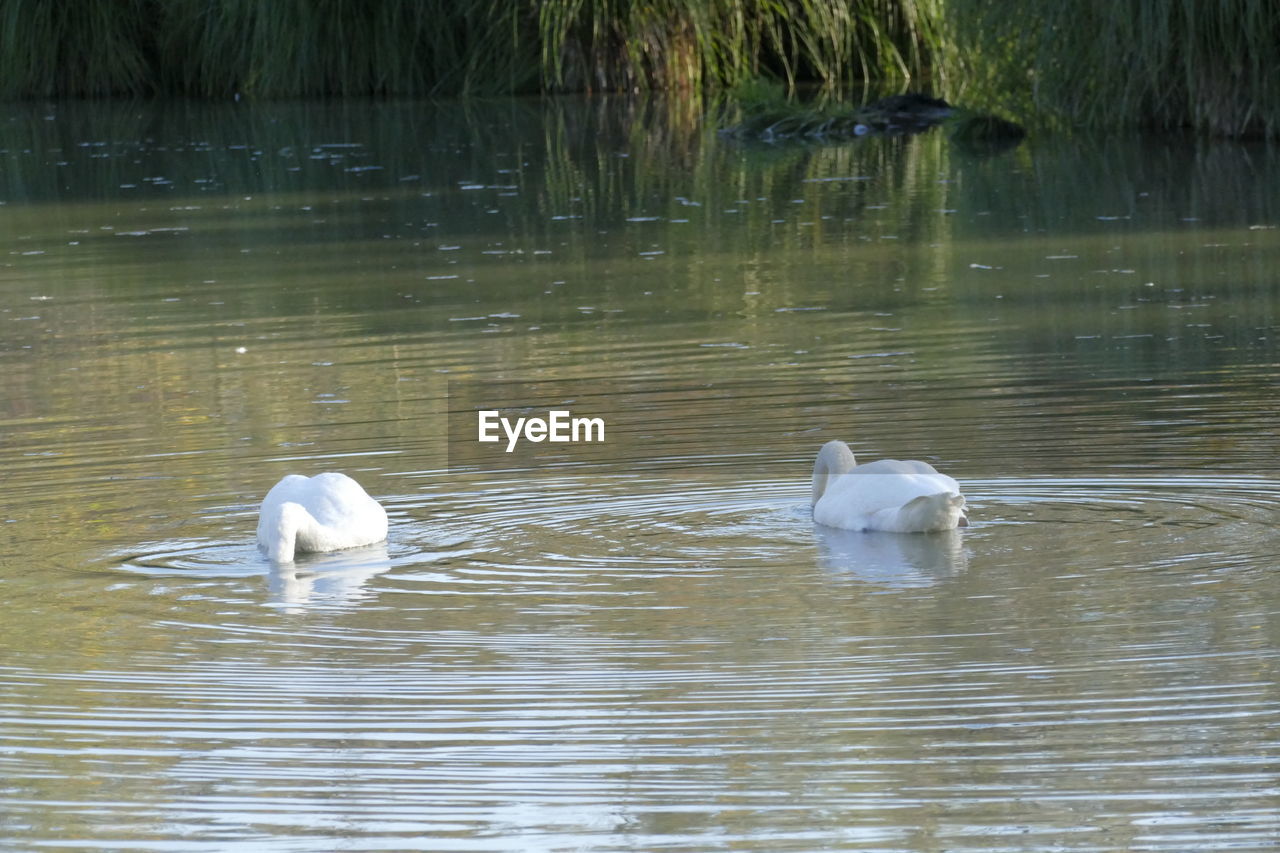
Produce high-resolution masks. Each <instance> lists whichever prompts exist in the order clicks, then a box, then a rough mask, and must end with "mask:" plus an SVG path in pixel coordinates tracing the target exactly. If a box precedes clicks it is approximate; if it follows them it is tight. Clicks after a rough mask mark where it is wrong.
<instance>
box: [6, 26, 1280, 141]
mask: <svg viewBox="0 0 1280 853" xmlns="http://www.w3.org/2000/svg"><path fill="white" fill-rule="evenodd" d="M1277 41H1280V3H1277V2H1275V0H1214V2H1208V0H1076V2H1069V3H1064V2H1060V0H270V1H269V2H268V0H74V1H73V0H0V98H6V99H14V98H32V97H66V96H72V97H85V96H87V97H102V96H121V95H123V96H157V95H158V96H194V97H210V98H221V97H230V96H232V95H234V94H241V95H246V96H251V97H261V98H291V97H324V96H339V97H342V96H367V95H375V96H376V95H386V96H391V95H405V96H418V97H421V96H435V95H459V94H497V93H511V92H529V91H592V92H598V91H634V90H684V91H706V90H715V89H723V88H728V87H731V86H734V85H736V84H738V83H741V82H742V81H743V80H746V79H749V78H751V77H755V76H759V75H763V76H767V77H772V78H775V79H779V80H782V81H784V82H785V83H787V84H790V85H791V86H792V87H794V86H795V85H796V84H798V83H800V82H807V81H817V82H821V83H824V84H827V85H828V87H829V88H832V89H835V90H840V89H842V88H844V87H847V85H848V84H850V83H851V82H854V81H860V82H863V83H865V82H866V81H871V82H872V83H875V84H884V83H889V84H891V85H895V86H899V87H900V86H902V85H904V81H914V82H913V85H916V86H918V87H919V88H929V89H932V90H935V91H936V92H938V93H945V94H946V95H948V97H949V98H950V99H951V100H953V101H956V102H960V103H967V104H968V105H970V106H975V107H989V106H998V105H999V103H998V102H1003V103H1005V104H1011V103H1024V104H1027V105H1029V106H1028V108H1027V111H1026V112H1032V111H1034V112H1038V113H1042V114H1044V115H1052V116H1059V117H1062V118H1063V119H1064V120H1065V121H1068V122H1071V123H1073V124H1079V125H1085V126H1091V127H1098V126H1103V127H1105V126H1115V125H1132V124H1136V123H1147V124H1152V125H1156V126H1160V127H1174V126H1193V127H1197V128H1200V129H1203V130H1206V131H1210V132H1213V133H1218V134H1226V135H1240V134H1246V133H1265V134H1267V135H1270V136H1277V135H1280V50H1276V49H1275V45H1276V43H1277ZM921 79H925V80H927V81H928V85H927V86H920V85H919V83H918V81H919V80H921ZM845 91H847V89H845ZM1016 112H1017V114H1018V117H1019V118H1030V116H1027V115H1025V113H1024V112H1023V111H1016Z"/></svg>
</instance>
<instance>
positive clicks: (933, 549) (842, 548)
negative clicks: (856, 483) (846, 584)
mask: <svg viewBox="0 0 1280 853" xmlns="http://www.w3.org/2000/svg"><path fill="white" fill-rule="evenodd" d="M813 534H814V538H815V539H816V540H817V542H818V549H819V553H820V555H821V563H822V566H823V568H825V569H829V570H831V571H834V572H838V573H840V574H842V575H844V576H846V577H849V578H856V579H857V580H859V581H862V582H864V583H869V584H874V585H876V586H882V587H887V588H905V587H918V586H932V585H933V584H935V583H938V582H939V581H943V580H946V579H947V578H950V577H954V576H955V575H957V574H959V573H960V572H962V571H964V570H965V568H967V567H968V556H967V554H966V553H965V549H964V539H963V537H962V535H961V534H960V532H959V531H957V530H944V531H940V532H937V533H883V532H880V531H865V532H864V531H855V530H840V529H838V528H835V527H826V526H824V525H821V524H815V525H814V526H813Z"/></svg>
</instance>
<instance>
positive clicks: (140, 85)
mask: <svg viewBox="0 0 1280 853" xmlns="http://www.w3.org/2000/svg"><path fill="white" fill-rule="evenodd" d="M153 11H154V0H93V2H60V0H3V2H0V96H5V97H8V98H14V97H23V98H29V97H54V96H74V97H95V96H99V97H100V96H104V95H119V94H140V93H143V92H145V91H147V90H148V89H149V88H150V86H151V83H150V79H151V76H152V74H153V73H154V64H153V57H152V56H151V54H150V51H149V45H148V36H147V28H148V21H149V16H150V14H151V13H152V12H153Z"/></svg>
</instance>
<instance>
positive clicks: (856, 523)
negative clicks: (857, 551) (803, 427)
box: [813, 441, 969, 533]
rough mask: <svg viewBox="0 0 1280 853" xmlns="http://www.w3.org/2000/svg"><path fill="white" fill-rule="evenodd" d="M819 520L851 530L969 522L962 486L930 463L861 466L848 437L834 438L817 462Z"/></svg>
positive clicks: (913, 529) (924, 528)
mask: <svg viewBox="0 0 1280 853" xmlns="http://www.w3.org/2000/svg"><path fill="white" fill-rule="evenodd" d="M813 520H814V521H816V522H818V523H819V524H825V525H827V526H828V527H840V528H843V529H845V530H885V531H889V532H892V533H929V532H933V531H938V530H950V529H952V528H955V527H965V526H967V525H968V523H969V521H968V519H966V518H965V515H964V496H963V495H961V494H960V485H959V484H958V483H957V482H956V481H955V480H953V479H951V478H950V477H948V476H947V475H946V474H939V473H938V472H937V470H935V469H934V467H933V466H932V465H930V464H928V463H927V462H916V461H908V462H903V461H899V460H897V459H880V460H877V461H875V462H868V463H867V464H865V465H859V464H858V463H857V462H856V461H855V460H854V458H853V451H851V450H850V449H849V445H847V444H845V443H844V442H843V441H828V442H827V443H826V444H824V445H823V446H822V450H820V451H819V452H818V461H817V462H815V463H814V466H813Z"/></svg>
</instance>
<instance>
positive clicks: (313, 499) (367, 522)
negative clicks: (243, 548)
mask: <svg viewBox="0 0 1280 853" xmlns="http://www.w3.org/2000/svg"><path fill="white" fill-rule="evenodd" d="M386 538H387V511H386V510H384V509H383V508H382V507H381V506H380V505H379V504H378V502H377V501H375V500H374V499H373V498H371V497H369V495H368V493H366V492H365V490H364V489H362V488H361V487H360V484H359V483H357V482H356V481H355V480H353V479H351V478H350V477H348V476H347V475H346V474H339V473H336V472H328V473H325V474H317V475H315V476H314V477H304V476H302V475H301V474H289V475H288V476H286V477H284V479H282V480H281V481H280V482H278V483H276V484H275V485H274V486H272V487H271V491H269V492H267V496H266V497H265V498H263V499H262V510H261V511H260V512H259V513H258V547H259V548H261V549H262V550H264V551H266V553H267V558H268V559H270V560H271V561H272V562H275V563H289V562H292V561H293V555H294V552H301V551H337V550H340V549H342V548H356V547H358V546H360V545H372V544H373V543H375V542H381V541H382V540H383V539H386Z"/></svg>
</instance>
